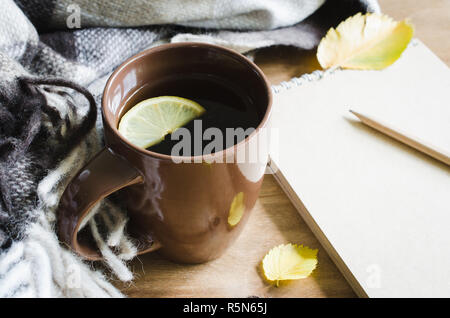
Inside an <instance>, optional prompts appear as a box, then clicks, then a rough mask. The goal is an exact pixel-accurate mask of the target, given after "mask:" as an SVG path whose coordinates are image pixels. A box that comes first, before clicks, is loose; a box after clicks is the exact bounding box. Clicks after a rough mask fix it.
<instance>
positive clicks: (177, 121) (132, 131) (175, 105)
mask: <svg viewBox="0 0 450 318" xmlns="http://www.w3.org/2000/svg"><path fill="white" fill-rule="evenodd" d="M204 112H205V109H204V108H203V107H202V106H200V104H198V103H196V102H194V101H192V100H189V99H186V98H181V97H176V96H160V97H154V98H149V99H146V100H144V101H142V102H140V103H138V104H136V105H135V106H133V107H132V108H131V109H130V110H129V111H127V112H126V113H125V115H123V117H122V119H121V120H120V123H119V132H120V133H121V134H122V135H123V136H124V137H125V138H126V139H127V140H128V141H130V142H131V143H132V144H133V145H136V146H138V147H141V148H148V147H150V146H153V145H156V144H157V143H159V142H161V141H162V140H164V137H165V136H166V135H167V134H170V133H172V132H174V131H175V130H176V129H177V128H180V127H182V126H184V125H186V124H187V123H188V122H190V121H191V120H193V119H195V118H197V117H199V116H201V115H202V114H203V113H204Z"/></svg>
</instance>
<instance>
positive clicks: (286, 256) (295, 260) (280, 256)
mask: <svg viewBox="0 0 450 318" xmlns="http://www.w3.org/2000/svg"><path fill="white" fill-rule="evenodd" d="M317 251H318V250H317V249H315V250H313V249H310V248H309V247H306V246H303V245H297V244H290V243H289V244H285V245H279V246H276V247H274V248H272V249H271V250H270V251H269V253H267V254H266V256H264V259H263V261H262V267H263V272H264V276H265V277H266V278H267V280H269V281H271V282H275V283H276V284H277V286H278V284H279V281H280V280H292V279H300V278H306V277H308V276H309V275H310V274H311V272H312V271H313V270H314V269H315V268H316V265H317Z"/></svg>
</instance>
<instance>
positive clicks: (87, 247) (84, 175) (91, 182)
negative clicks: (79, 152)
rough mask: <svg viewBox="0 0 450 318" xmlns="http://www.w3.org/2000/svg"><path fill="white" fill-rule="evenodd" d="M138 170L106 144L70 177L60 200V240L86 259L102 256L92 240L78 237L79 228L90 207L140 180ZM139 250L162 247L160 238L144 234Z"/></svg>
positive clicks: (141, 251)
mask: <svg viewBox="0 0 450 318" xmlns="http://www.w3.org/2000/svg"><path fill="white" fill-rule="evenodd" d="M143 181H144V178H143V177H142V175H141V174H140V172H139V171H138V170H137V169H135V168H134V167H132V166H131V165H130V164H129V163H128V162H127V161H126V160H125V159H123V158H121V157H119V156H118V155H117V154H115V153H114V152H113V151H112V150H111V149H109V148H108V147H105V148H103V149H102V150H101V151H100V152H99V153H98V154H97V155H96V156H95V157H94V158H92V159H91V160H90V161H89V162H88V163H87V164H86V165H85V166H84V167H83V168H82V169H81V170H80V171H78V173H77V174H76V175H75V177H74V178H73V179H72V180H71V181H70V183H69V185H68V186H67V188H66V189H65V191H64V193H63V195H62V197H61V200H60V202H59V206H58V210H57V215H58V236H59V239H60V241H62V242H63V243H64V244H66V245H68V246H69V247H70V248H72V249H73V250H74V251H75V252H77V253H78V254H80V255H81V256H83V257H85V258H86V259H88V260H101V259H102V258H103V257H102V255H101V254H100V253H99V251H98V250H97V249H96V248H95V247H94V246H93V245H94V244H92V243H93V242H82V241H79V240H78V230H79V228H80V224H81V223H82V221H83V219H84V218H85V217H86V216H87V215H88V214H89V211H90V210H91V209H92V207H94V206H95V205H96V203H98V202H99V201H100V200H102V199H104V198H105V197H107V196H108V195H110V194H111V193H114V192H116V191H118V190H120V189H122V188H125V187H128V186H130V185H133V184H140V183H143ZM145 240H147V242H140V243H144V244H139V245H140V250H139V252H138V253H139V254H142V253H146V252H152V251H155V250H157V249H158V248H159V247H161V244H159V242H157V241H154V240H152V239H150V238H145Z"/></svg>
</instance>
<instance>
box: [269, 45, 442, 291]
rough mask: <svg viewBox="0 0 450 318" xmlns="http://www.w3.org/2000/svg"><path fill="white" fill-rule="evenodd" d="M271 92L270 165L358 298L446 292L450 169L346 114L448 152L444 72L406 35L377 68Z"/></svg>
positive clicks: (339, 74) (329, 76) (425, 51)
mask: <svg viewBox="0 0 450 318" xmlns="http://www.w3.org/2000/svg"><path fill="white" fill-rule="evenodd" d="M274 95H275V96H274V109H273V114H272V126H274V127H276V128H278V129H279V137H280V140H279V146H278V150H279V152H278V155H276V156H273V158H272V160H273V161H274V165H275V166H276V167H278V168H279V171H280V172H281V174H282V175H283V176H284V179H285V181H284V182H287V183H288V185H289V186H290V188H291V189H292V191H293V192H294V195H296V196H298V198H300V200H301V201H302V202H303V204H304V206H305V208H306V210H307V213H309V216H310V217H312V219H313V220H314V224H313V225H312V227H313V231H314V232H315V233H316V235H318V237H319V239H320V240H321V241H322V243H323V242H324V241H326V240H328V241H329V243H330V244H331V246H332V247H333V248H334V250H335V252H336V253H337V255H338V256H337V257H338V258H339V260H340V261H341V262H343V264H344V265H345V269H344V271H345V270H348V271H349V272H350V273H351V274H352V275H353V277H354V278H355V279H356V281H357V284H359V288H362V290H363V293H361V292H359V294H360V295H361V294H364V293H365V294H367V295H368V296H369V297H396V296H403V297H421V296H424V297H429V296H437V297H444V296H445V297H450V167H448V166H446V165H445V164H443V163H440V162H439V161H437V160H435V159H432V158H430V157H428V156H427V155H424V154H422V153H420V152H418V151H416V150H414V149H412V148H410V147H408V146H406V145H403V144H401V143H400V142H398V141H395V140H393V139H391V138H390V137H387V136H385V135H383V134H382V133H379V132H377V131H375V130H373V129H372V128H369V127H367V126H365V125H363V124H362V123H360V122H359V120H357V119H356V118H355V117H354V116H353V115H352V114H350V113H349V112H348V110H349V109H354V110H355V111H358V112H361V113H363V114H366V115H369V116H370V117H372V116H373V117H374V118H378V119H380V120H382V121H383V122H384V123H386V124H389V125H392V127H396V128H399V129H400V130H401V131H403V132H405V133H407V134H408V135H411V136H417V137H419V138H420V139H421V140H422V141H425V142H427V143H430V144H433V145H434V146H436V147H437V148H440V149H445V150H446V151H447V152H450V71H449V68H448V67H447V66H446V65H445V64H444V63H443V62H442V61H440V60H439V59H438V58H437V57H436V56H435V55H434V54H433V53H432V52H431V51H429V49H428V48H426V47H425V46H424V45H423V44H422V43H421V42H420V41H418V40H415V41H414V43H413V44H411V45H410V46H409V47H408V49H407V50H406V51H405V52H404V53H403V55H402V57H401V58H400V59H399V60H398V61H397V62H396V63H395V64H394V65H392V66H391V67H389V68H387V69H385V70H383V71H352V70H343V71H341V70H338V71H336V72H334V73H332V74H329V75H327V76H324V77H323V78H321V79H319V80H316V81H311V82H306V83H304V84H302V85H300V86H296V87H292V88H290V89H287V90H281V91H280V92H279V93H276V94H274ZM310 224H311V222H310ZM295 243H302V242H295ZM320 252H322V253H324V252H325V251H319V253H320ZM329 253H332V251H331V250H330V251H329ZM317 270H320V264H319V266H318V269H317ZM341 270H342V268H341ZM352 285H353V286H354V288H355V289H358V286H355V283H354V282H353V283H352Z"/></svg>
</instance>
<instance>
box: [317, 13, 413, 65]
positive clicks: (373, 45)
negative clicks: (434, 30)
mask: <svg viewBox="0 0 450 318" xmlns="http://www.w3.org/2000/svg"><path fill="white" fill-rule="evenodd" d="M413 34H414V28H413V26H412V25H411V24H410V23H409V22H408V21H406V20H403V21H400V22H396V21H394V20H392V19H391V18H390V17H388V16H386V15H381V14H375V13H368V14H365V15H362V14H361V13H358V14H356V15H354V16H352V17H350V18H348V19H346V20H345V21H343V22H341V23H340V24H339V25H338V26H337V28H336V29H334V28H331V29H330V30H328V32H327V34H326V36H325V37H324V38H323V39H322V40H321V41H320V44H319V47H318V48H317V59H318V61H319V63H320V65H321V66H322V67H323V68H331V67H342V68H349V69H360V70H380V69H383V68H385V67H387V66H389V65H391V64H392V63H394V62H395V61H396V60H397V59H398V58H399V57H400V55H401V54H402V52H403V51H404V50H405V48H406V47H407V45H408V43H409V41H411V39H412V36H413Z"/></svg>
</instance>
